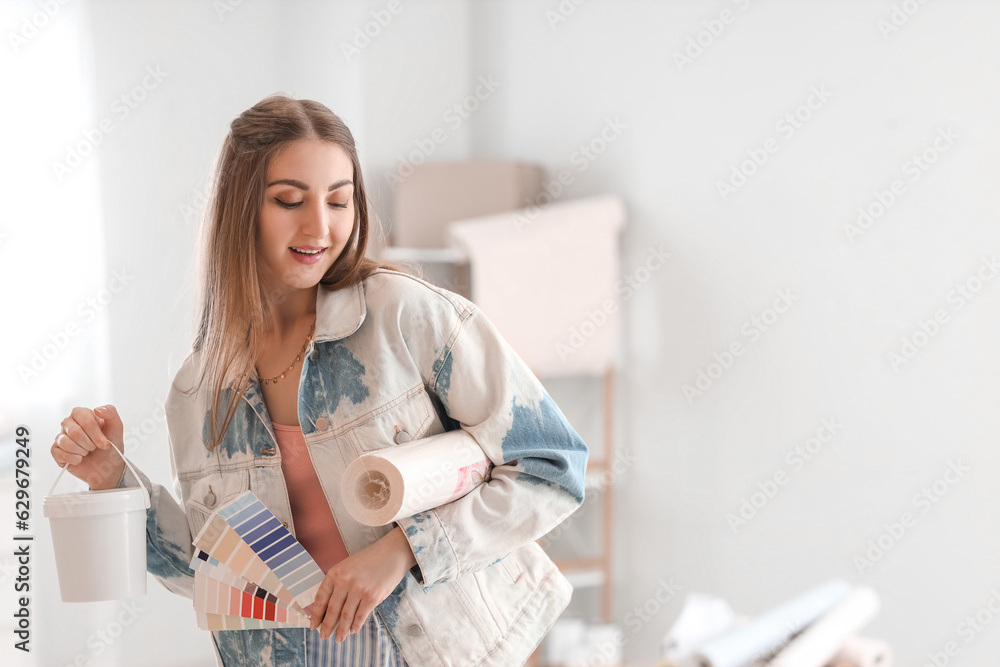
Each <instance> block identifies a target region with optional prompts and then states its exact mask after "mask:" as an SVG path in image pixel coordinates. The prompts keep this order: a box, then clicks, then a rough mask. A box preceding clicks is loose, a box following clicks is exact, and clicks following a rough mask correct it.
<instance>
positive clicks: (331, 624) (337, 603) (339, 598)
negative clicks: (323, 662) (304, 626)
mask: <svg viewBox="0 0 1000 667" xmlns="http://www.w3.org/2000/svg"><path fill="white" fill-rule="evenodd" d="M346 599H347V593H346V592H345V591H344V590H343V589H336V588H335V589H334V591H333V594H332V595H330V601H329V602H328V603H327V604H326V613H325V614H324V615H323V622H322V623H321V624H320V626H319V636H320V637H322V638H323V639H329V638H330V636H331V635H333V631H334V630H335V629H336V628H337V626H338V624H339V623H340V612H341V610H342V609H343V608H344V602H345V601H346Z"/></svg>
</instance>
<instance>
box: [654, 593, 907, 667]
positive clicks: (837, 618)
mask: <svg viewBox="0 0 1000 667" xmlns="http://www.w3.org/2000/svg"><path fill="white" fill-rule="evenodd" d="M878 610H879V598H878V595H876V593H875V591H873V590H872V589H871V588H868V587H867V586H854V587H852V586H850V585H849V584H847V583H846V582H844V581H841V580H833V581H830V582H827V583H826V584H823V585H822V586H819V587H817V588H814V589H812V590H810V591H807V592H806V593H804V594H802V595H800V596H798V597H796V598H793V599H792V600H789V601H787V602H785V603H784V604H782V605H781V606H779V607H777V608H775V609H773V610H771V611H770V612H768V613H766V614H764V615H762V616H760V617H758V618H756V619H753V620H751V621H749V622H747V623H745V624H743V625H740V626H736V627H731V628H730V629H728V630H726V631H724V632H721V633H718V632H716V633H713V634H712V635H711V636H708V637H702V638H701V639H700V640H699V641H697V642H696V643H695V645H694V646H693V647H692V648H691V649H690V650H686V651H685V652H684V653H683V655H680V656H678V657H677V658H676V659H673V660H669V661H667V662H665V663H663V665H664V667H666V666H667V665H682V666H683V667H751V666H754V665H767V666H768V667H842V666H844V665H846V666H849V667H891V663H892V650H891V649H890V647H889V646H888V645H887V644H886V643H885V642H881V641H878V640H873V639H867V638H863V637H858V636H857V635H858V632H859V631H860V630H861V629H862V628H863V627H864V626H865V625H867V624H868V623H869V622H870V621H871V620H872V619H873V618H874V617H875V615H876V614H877V613H878ZM683 616H684V613H683V612H682V617H683ZM679 620H680V619H679ZM682 643H683V642H678V641H674V644H675V645H680V644H682Z"/></svg>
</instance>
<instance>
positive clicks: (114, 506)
mask: <svg viewBox="0 0 1000 667" xmlns="http://www.w3.org/2000/svg"><path fill="white" fill-rule="evenodd" d="M144 509H146V495H145V490H144V489H141V488H128V489H102V490H100V491H80V492H78V493H61V494H59V495H57V496H45V497H44V498H43V499H42V514H44V515H45V516H46V517H49V518H63V517H72V516H93V515H96V514H114V513H116V512H131V511H133V510H144Z"/></svg>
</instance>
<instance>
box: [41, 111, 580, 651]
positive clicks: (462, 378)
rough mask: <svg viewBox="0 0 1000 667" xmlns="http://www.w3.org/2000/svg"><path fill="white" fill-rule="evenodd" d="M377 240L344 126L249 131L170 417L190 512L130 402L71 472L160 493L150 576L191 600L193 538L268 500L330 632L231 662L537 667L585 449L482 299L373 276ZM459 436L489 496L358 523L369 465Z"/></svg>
mask: <svg viewBox="0 0 1000 667" xmlns="http://www.w3.org/2000/svg"><path fill="white" fill-rule="evenodd" d="M368 227H369V203H368V199H367V197H366V195H365V187H364V181H363V179H362V174H361V168H360V165H359V161H358V155H357V151H356V150H355V145H354V138H353V137H352V135H351V132H350V130H349V129H348V128H347V127H346V125H344V123H343V122H342V121H341V119H340V118H339V117H337V116H336V115H334V114H333V113H332V112H331V111H330V110H329V109H327V108H326V107H325V106H323V105H322V104H319V103H317V102H314V101H310V100H294V99H290V98H288V97H285V96H278V95H276V96H271V97H268V98H266V99H264V100H262V101H261V102H259V103H258V104H256V105H254V106H253V107H252V108H250V109H248V110H247V111H245V112H244V113H243V114H241V115H240V116H239V117H238V118H237V119H236V120H234V121H233V122H232V124H231V126H230V132H229V134H228V136H227V137H226V139H225V143H224V145H223V149H222V154H221V156H220V158H219V164H218V167H217V174H216V184H215V189H214V193H213V199H212V203H211V206H210V210H209V215H208V217H207V219H206V227H205V235H204V246H203V248H202V255H203V256H202V267H203V269H202V270H203V274H202V281H201V285H202V294H201V301H202V305H201V320H200V326H199V331H198V335H197V338H196V340H195V341H194V345H193V349H192V351H191V353H190V354H189V356H188V357H187V359H185V361H184V363H183V364H182V366H181V368H180V370H179V371H178V372H177V375H176V377H175V378H174V381H173V383H172V386H171V388H170V391H169V393H168V396H167V401H166V413H167V427H168V436H169V441H170V449H171V457H172V463H173V468H174V474H175V483H176V484H177V485H178V488H179V490H180V494H181V504H178V503H177V502H176V501H175V500H174V499H173V497H172V496H171V495H170V494H169V493H168V492H166V491H165V489H164V488H163V487H162V486H161V485H159V484H151V483H150V481H149V479H147V478H146V476H145V475H144V474H142V473H141V472H140V473H139V477H140V478H141V479H139V480H137V479H134V478H133V476H132V474H131V473H127V472H126V470H125V467H124V465H123V463H122V462H121V460H120V458H119V457H118V455H117V454H116V453H115V452H112V451H110V447H112V446H114V447H117V448H118V449H119V450H121V449H122V448H123V441H122V434H123V425H122V422H121V420H120V418H119V416H118V413H117V410H116V409H115V407H114V406H113V405H105V406H102V407H98V408H96V409H93V410H91V409H89V408H84V407H77V408H74V409H73V411H72V413H71V414H70V416H69V417H67V418H66V419H65V420H63V422H62V431H61V432H60V434H59V435H58V436H57V437H56V438H55V442H54V443H53V445H52V449H51V452H52V456H53V458H54V459H55V461H56V462H57V463H59V464H60V465H63V464H68V470H69V471H70V472H71V473H72V474H74V475H76V476H77V477H79V478H81V479H83V480H84V481H86V482H88V483H89V484H90V487H91V488H92V489H105V488H113V487H115V486H118V487H124V486H137V485H138V484H139V483H143V484H145V485H146V486H147V488H151V489H152V507H151V509H150V510H149V512H148V513H147V563H148V569H149V572H150V573H151V574H153V575H154V576H155V577H156V578H157V579H158V580H159V581H160V582H161V583H162V584H163V585H164V586H165V587H166V588H168V589H169V590H171V591H174V592H176V593H179V594H181V595H186V596H188V597H192V595H193V593H192V589H193V571H192V570H191V569H190V567H189V565H188V563H189V562H190V560H191V557H192V555H193V552H192V544H191V540H192V537H193V536H194V535H196V534H197V533H198V531H199V530H200V529H201V527H202V526H203V525H204V523H205V521H206V520H207V519H208V517H209V516H210V515H211V514H212V512H213V511H214V510H213V508H216V507H219V506H221V505H222V504H224V503H225V502H227V501H228V500H231V499H232V498H234V497H236V496H238V495H239V494H241V493H243V492H244V491H246V490H248V489H249V490H251V491H253V493H254V494H255V495H256V496H257V497H258V498H260V500H261V501H262V502H263V503H264V504H265V505H266V506H267V507H268V508H269V509H270V510H271V511H272V512H273V513H274V514H275V515H276V516H277V517H278V519H279V520H280V521H282V522H283V523H284V524H285V525H286V526H287V528H288V529H289V530H290V531H292V532H293V534H294V535H295V536H296V538H297V539H298V540H299V541H300V542H301V543H302V544H303V546H304V547H305V548H306V549H307V550H308V552H309V553H310V554H311V555H312V556H313V558H314V559H315V560H316V562H317V563H318V564H319V565H320V567H321V568H322V569H323V570H324V572H325V579H324V580H323V583H322V584H321V586H320V590H319V592H318V594H317V596H316V599H315V602H314V603H313V604H312V605H311V607H310V608H309V609H308V610H307V611H309V612H310V619H311V623H312V627H311V628H310V629H300V628H294V629H275V630H239V631H221V632H213V638H214V643H215V646H216V649H217V652H218V658H219V661H220V663H221V664H223V665H282V666H284V665H305V664H309V665H352V666H353V665H358V666H361V665H364V666H367V665H394V666H395V665H410V666H411V667H431V666H435V667H437V666H445V665H455V666H458V665H463V666H472V665H481V666H486V665H496V666H498V667H501V666H502V667H510V666H511V665H520V664H522V663H523V662H524V661H525V660H526V659H527V658H528V656H529V655H530V654H531V652H532V650H533V649H534V648H535V647H536V645H537V644H538V643H539V641H541V639H542V637H543V636H544V635H545V633H546V632H547V631H548V629H549V628H550V627H551V625H552V623H553V622H554V621H555V619H556V618H557V617H558V616H559V614H560V613H561V612H562V610H563V609H564V608H565V607H566V605H567V604H568V603H569V599H570V595H571V591H572V589H571V587H570V585H569V583H568V582H567V581H566V579H565V578H564V577H563V576H562V574H561V573H560V572H559V571H558V569H557V568H556V567H555V565H554V564H553V563H552V561H551V560H550V559H549V558H548V557H547V556H546V555H545V553H544V552H543V551H542V550H541V548H540V547H539V546H538V545H537V544H536V543H535V540H536V539H538V538H539V537H541V536H542V535H544V534H545V533H546V532H548V531H549V530H551V529H552V528H553V527H554V526H555V525H556V524H558V523H559V522H560V521H562V520H563V519H564V518H565V517H566V516H568V515H569V514H570V513H572V512H573V511H574V510H575V509H576V508H577V507H578V506H579V505H580V504H581V502H582V501H583V493H584V491H583V489H584V471H585V468H586V464H587V447H586V445H585V444H584V442H583V441H582V440H581V439H580V437H579V435H578V434H577V433H576V432H575V431H574V430H573V428H572V427H571V426H570V425H569V423H568V422H567V421H566V419H565V417H564V416H563V414H562V412H561V411H560V410H559V408H558V407H557V406H556V405H555V404H554V403H553V401H552V399H551V398H550V397H549V395H548V394H547V393H546V392H545V390H544V388H543V387H542V386H541V384H540V383H539V381H538V380H537V379H536V378H535V377H534V375H533V374H532V373H531V371H530V370H529V369H528V367H527V366H526V365H525V364H524V362H523V361H522V360H521V359H520V358H519V357H518V356H517V355H516V354H515V353H514V351H513V350H512V349H511V348H510V346H509V345H508V344H507V343H506V342H505V341H504V340H503V338H502V337H501V336H500V335H499V333H498V332H497V331H496V329H495V328H494V327H493V326H492V324H491V323H490V322H489V321H488V320H487V319H486V317H485V316H484V315H483V314H482V312H481V311H479V310H478V309H477V308H476V306H475V305H474V304H473V303H471V302H470V301H468V300H467V299H464V298H463V297H461V296H460V295H457V294H455V293H453V292H450V291H448V290H445V289H441V288H439V287H436V286H434V285H431V284H429V283H427V282H425V281H423V280H421V279H419V278H417V277H415V276H412V275H409V274H407V273H404V272H402V271H399V270H395V269H394V267H391V266H388V265H384V264H379V263H376V262H374V261H372V260H370V259H368V258H366V257H365V251H366V247H367V242H368V231H369V230H368ZM456 429H461V431H462V433H461V436H462V437H465V438H467V439H468V441H469V443H470V444H476V445H478V446H479V447H481V448H482V449H483V451H485V452H486V454H487V455H488V456H489V457H490V459H491V460H492V462H493V463H494V466H495V467H494V468H493V471H492V474H491V477H490V479H489V480H488V481H487V482H486V483H484V484H481V485H480V486H479V487H477V488H476V489H475V490H474V491H473V492H472V493H470V494H468V495H466V496H464V497H462V498H460V499H458V500H455V501H453V502H451V503H448V504H446V505H442V506H440V507H437V508H435V509H432V510H429V511H426V512H420V513H418V514H416V515H414V516H411V517H407V518H405V519H402V520H400V521H397V522H395V523H394V524H392V525H390V526H383V527H380V528H371V527H368V526H365V525H362V524H360V523H358V522H357V521H355V520H354V519H353V518H352V517H351V516H350V515H349V514H348V513H347V511H346V510H345V508H344V506H343V504H342V502H341V500H340V498H341V495H340V488H339V484H340V479H341V476H342V475H343V473H344V470H345V469H346V468H347V466H348V465H349V464H350V463H351V461H353V460H354V459H355V458H357V457H358V456H360V455H362V454H364V453H366V452H371V451H374V450H377V449H380V448H384V447H393V446H397V445H399V444H402V443H404V442H408V441H410V440H414V439H418V438H425V437H429V436H431V435H434V434H437V433H441V432H444V431H452V430H456ZM372 612H375V613H372Z"/></svg>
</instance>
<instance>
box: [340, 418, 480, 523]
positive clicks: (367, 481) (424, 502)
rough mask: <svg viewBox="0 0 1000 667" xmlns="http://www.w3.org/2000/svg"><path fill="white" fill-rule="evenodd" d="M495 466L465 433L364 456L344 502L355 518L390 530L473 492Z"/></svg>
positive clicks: (345, 482)
mask: <svg viewBox="0 0 1000 667" xmlns="http://www.w3.org/2000/svg"><path fill="white" fill-rule="evenodd" d="M492 466H493V462H492V461H490V459H489V457H487V456H486V454H485V453H484V452H483V450H482V448H480V447H479V445H478V443H476V441H475V439H474V438H473V437H472V436H471V435H470V434H469V432H468V431H466V430H464V429H456V430H454V431H446V432H444V433H440V434H438V435H432V436H430V437H428V438H420V439H418V440H413V441H411V442H408V443H406V444H405V445H399V446H397V447H387V448H386V449H381V450H378V451H375V452H371V453H368V454H364V455H362V456H359V457H358V458H357V459H355V460H354V461H353V462H352V463H351V465H349V466H347V470H345V471H344V476H343V479H342V480H341V485H340V494H341V499H342V500H343V502H344V506H345V507H347V511H348V512H350V514H351V516H353V517H354V518H355V519H357V520H358V521H360V522H361V523H363V524H365V525H367V526H384V525H385V524H387V523H391V522H393V521H396V520H398V519H401V518H403V517H407V516H412V515H414V514H416V513H417V512H423V511H424V510H429V509H432V508H434V507H438V506H440V505H444V504H445V503H449V502H451V501H453V500H456V499H458V498H461V497H462V496H464V495H466V494H468V493H469V492H471V491H472V490H473V489H475V488H476V487H477V486H479V485H480V484H482V483H483V482H485V481H487V479H488V478H489V473H490V470H491V469H492Z"/></svg>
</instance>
